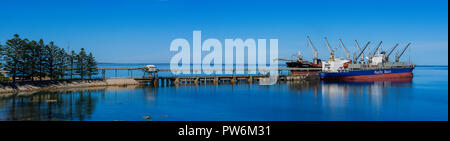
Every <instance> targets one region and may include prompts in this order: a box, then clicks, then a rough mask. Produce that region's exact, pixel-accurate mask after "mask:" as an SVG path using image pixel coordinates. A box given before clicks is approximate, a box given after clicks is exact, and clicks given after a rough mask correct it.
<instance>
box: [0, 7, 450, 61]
mask: <svg viewBox="0 0 450 141" xmlns="http://www.w3.org/2000/svg"><path fill="white" fill-rule="evenodd" d="M193 30H201V31H202V38H203V40H204V39H206V38H217V39H219V40H220V41H222V43H224V39H225V38H243V39H245V38H255V39H257V38H266V39H270V38H277V39H279V57H285V58H288V57H290V56H291V55H292V54H294V53H295V52H297V51H298V50H301V51H302V54H303V55H304V56H305V58H308V59H310V58H312V51H311V49H310V48H309V47H308V46H307V40H306V36H307V35H309V36H311V38H312V40H313V42H314V44H315V46H316V48H318V50H319V56H320V58H323V59H325V58H327V55H328V54H329V53H328V50H327V48H326V46H325V44H324V41H323V37H325V36H326V37H328V39H329V40H330V43H331V45H332V46H338V44H339V42H338V39H339V38H342V39H343V41H344V43H345V44H346V46H347V48H349V49H350V50H351V51H352V52H354V51H356V48H355V47H354V40H355V39H356V40H358V41H359V42H360V44H364V43H365V42H367V41H372V43H373V44H372V47H373V46H375V44H376V43H377V42H379V41H380V40H382V41H383V42H384V44H383V46H382V48H383V49H385V50H386V49H390V48H391V47H392V46H393V45H394V44H395V43H400V47H403V46H405V45H406V44H407V43H408V42H412V43H413V44H412V45H411V46H410V47H411V50H410V52H409V51H408V52H407V54H405V55H406V57H404V58H403V59H404V60H407V59H408V57H407V56H409V55H410V56H411V59H412V61H413V62H414V63H416V64H419V65H448V61H447V60H448V1H446V0H424V1H415V0H407V1H388V0H387V1H383V0H365V1H357V0H354V1H327V0H321V1H286V0H260V1H239V0H215V1H200V0H192V1H187V0H185V1H182V0H150V1H143V0H142V1H133V0H128V1H114V0H105V1H99V0H64V1H56V0H55V1H50V0H39V1H25V0H0V42H1V44H4V42H5V41H6V40H7V39H9V38H11V37H12V35H13V34H15V33H17V34H20V35H21V36H22V37H26V38H29V39H34V40H39V39H40V38H44V39H45V40H46V41H55V43H56V44H58V45H59V46H61V47H66V46H67V44H68V43H70V47H71V49H75V50H79V49H80V48H86V49H87V50H88V51H90V52H93V53H94V55H95V56H96V58H97V60H98V61H99V62H117V63H167V62H169V60H170V58H171V56H173V55H174V54H175V53H174V52H170V51H169V45H170V42H171V41H172V40H173V39H175V38H186V39H188V40H191V39H192V31H193ZM190 42H191V43H192V41H190ZM352 54H353V53H352ZM337 55H338V56H342V57H343V56H344V53H343V52H342V49H338V52H337Z"/></svg>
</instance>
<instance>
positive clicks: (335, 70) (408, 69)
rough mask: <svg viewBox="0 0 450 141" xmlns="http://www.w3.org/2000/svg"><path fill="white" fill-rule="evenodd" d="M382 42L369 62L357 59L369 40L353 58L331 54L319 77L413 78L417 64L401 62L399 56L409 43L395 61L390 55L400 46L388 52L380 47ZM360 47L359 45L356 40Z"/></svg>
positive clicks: (362, 79)
mask: <svg viewBox="0 0 450 141" xmlns="http://www.w3.org/2000/svg"><path fill="white" fill-rule="evenodd" d="M381 43H382V42H380V44H378V46H377V48H376V49H375V51H374V53H372V55H370V56H369V57H368V58H369V59H368V61H367V62H364V61H363V60H362V61H360V62H358V61H357V59H358V58H359V57H360V56H361V55H362V54H363V52H364V50H365V49H366V48H367V46H368V45H369V44H370V42H368V43H367V44H366V46H365V47H364V49H363V50H362V51H361V52H360V53H359V55H358V56H355V58H354V59H353V60H350V59H343V58H334V56H330V59H329V60H328V61H324V62H323V66H322V71H321V72H319V77H320V78H321V79H325V80H344V81H364V80H371V81H376V80H386V79H399V78H412V77H413V73H412V71H413V69H414V68H415V65H414V64H412V63H409V62H399V58H400V57H401V56H402V55H403V53H404V52H405V50H406V49H407V48H408V47H409V45H410V44H411V43H409V44H408V45H407V46H406V47H405V48H404V49H403V50H402V51H401V53H400V54H397V55H396V56H395V62H390V61H389V56H390V54H391V53H392V52H393V50H394V49H395V48H396V47H397V46H398V44H397V45H395V46H394V47H393V48H392V49H391V51H389V53H388V54H386V52H384V51H380V53H379V54H376V52H378V49H379V47H380V45H381ZM356 44H357V46H358V48H359V45H358V43H357V41H356Z"/></svg>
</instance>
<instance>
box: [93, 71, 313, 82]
mask: <svg viewBox="0 0 450 141" xmlns="http://www.w3.org/2000/svg"><path fill="white" fill-rule="evenodd" d="M98 69H99V70H100V71H101V76H102V78H103V79H106V78H107V77H106V71H114V72H115V76H116V77H117V71H118V70H128V71H129V72H130V78H132V79H134V80H136V81H137V82H139V83H142V84H151V85H154V86H170V85H180V84H204V83H213V84H219V83H240V82H247V83H253V82H258V81H259V80H260V79H263V78H269V75H267V74H245V75H240V74H234V73H233V74H225V75H215V74H211V75H173V76H159V75H158V72H170V71H174V70H170V69H158V70H157V71H152V72H148V71H145V70H146V68H145V67H135V68H98ZM320 70H321V68H278V72H279V74H278V76H277V77H278V82H280V81H299V80H308V79H319V77H318V75H310V74H308V73H306V74H304V75H298V74H295V75H293V74H282V73H281V71H289V72H290V71H305V72H308V71H320ZM133 71H144V75H143V76H133ZM176 71H186V70H176ZM190 71H192V72H200V71H201V70H194V69H190ZM203 71H205V70H203ZM233 71H242V70H233ZM245 71H248V70H247V69H245Z"/></svg>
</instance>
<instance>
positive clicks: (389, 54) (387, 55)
mask: <svg viewBox="0 0 450 141" xmlns="http://www.w3.org/2000/svg"><path fill="white" fill-rule="evenodd" d="M398 45H399V44H395V46H394V47H392V49H391V50H390V51H389V52H388V54H386V61H388V60H389V56H391V54H392V52H394V50H395V48H397V47H398Z"/></svg>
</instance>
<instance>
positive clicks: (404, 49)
mask: <svg viewBox="0 0 450 141" xmlns="http://www.w3.org/2000/svg"><path fill="white" fill-rule="evenodd" d="M409 45H411V43H408V45H406V47H405V48H403V51H402V53H400V55H398V54H396V55H395V62H398V61H400V57H402V55H403V53H405V51H406V49H408V47H409Z"/></svg>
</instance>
